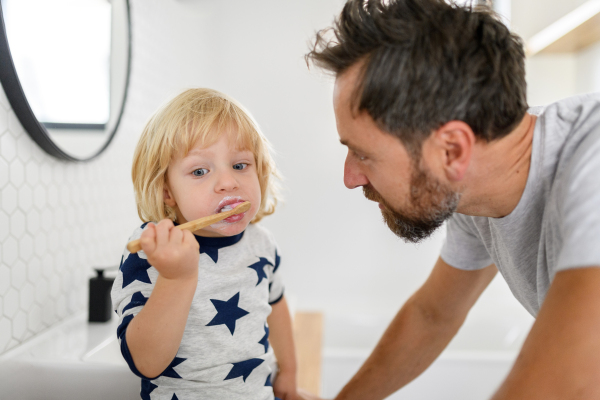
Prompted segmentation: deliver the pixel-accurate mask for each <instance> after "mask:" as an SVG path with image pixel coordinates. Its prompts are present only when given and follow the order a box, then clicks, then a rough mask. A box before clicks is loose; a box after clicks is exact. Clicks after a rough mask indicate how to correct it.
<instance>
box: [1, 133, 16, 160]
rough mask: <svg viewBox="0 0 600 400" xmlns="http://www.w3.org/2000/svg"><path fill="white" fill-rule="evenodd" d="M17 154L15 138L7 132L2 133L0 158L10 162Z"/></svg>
mask: <svg viewBox="0 0 600 400" xmlns="http://www.w3.org/2000/svg"><path fill="white" fill-rule="evenodd" d="M16 154H17V143H16V140H15V138H14V137H13V136H12V135H10V133H9V132H4V133H3V134H2V136H0V156H2V158H4V159H5V160H6V161H8V162H10V161H12V160H13V159H14V158H15V155H16Z"/></svg>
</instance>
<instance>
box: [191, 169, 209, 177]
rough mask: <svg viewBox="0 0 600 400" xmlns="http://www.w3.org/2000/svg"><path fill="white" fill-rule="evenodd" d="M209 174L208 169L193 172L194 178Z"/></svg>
mask: <svg viewBox="0 0 600 400" xmlns="http://www.w3.org/2000/svg"><path fill="white" fill-rule="evenodd" d="M206 174H208V170H207V169H206V168H198V169H195V170H194V171H192V175H194V176H204V175H206Z"/></svg>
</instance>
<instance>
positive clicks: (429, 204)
mask: <svg viewBox="0 0 600 400" xmlns="http://www.w3.org/2000/svg"><path fill="white" fill-rule="evenodd" d="M416 164H417V163H413V171H412V174H411V179H410V205H411V206H412V207H411V208H410V209H407V210H402V212H400V211H396V210H394V209H393V208H392V206H391V205H390V204H389V203H388V202H387V201H386V200H385V199H384V198H383V197H381V195H380V194H379V193H378V192H377V191H376V190H375V189H374V188H373V187H372V186H371V185H370V184H369V185H367V186H363V192H364V194H365V197H366V198H367V199H369V200H373V201H376V202H378V203H381V204H382V205H383V206H384V207H385V208H384V209H382V210H381V214H382V215H383V220H384V222H385V223H386V224H387V226H388V227H389V228H390V230H391V231H392V232H394V234H395V235H396V236H398V237H400V238H401V239H403V240H404V241H406V242H411V243H419V242H421V241H422V240H424V239H426V238H428V237H429V236H431V234H432V233H433V232H434V231H435V230H436V229H437V228H439V227H440V226H441V225H442V224H443V223H444V221H445V220H447V219H448V218H450V216H452V214H453V213H454V211H456V208H457V207H458V201H459V200H460V193H458V192H453V191H452V190H451V189H450V188H448V187H446V186H444V185H443V184H442V183H441V182H440V181H438V180H437V179H435V177H433V176H431V175H430V174H429V173H428V172H427V171H426V170H424V169H420V168H419V167H418V165H416Z"/></svg>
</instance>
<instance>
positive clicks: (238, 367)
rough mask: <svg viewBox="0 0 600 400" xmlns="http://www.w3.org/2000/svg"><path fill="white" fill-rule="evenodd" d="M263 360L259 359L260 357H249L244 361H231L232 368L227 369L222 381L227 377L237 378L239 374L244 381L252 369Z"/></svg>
mask: <svg viewBox="0 0 600 400" xmlns="http://www.w3.org/2000/svg"><path fill="white" fill-rule="evenodd" d="M263 361H265V360H261V359H260V358H251V359H249V360H246V361H240V362H237V363H232V364H233V368H231V371H229V374H228V375H227V376H226V377H225V379H223V380H224V381H226V380H229V379H235V378H239V377H240V376H241V377H242V379H243V380H244V382H246V379H247V378H248V377H249V376H250V374H251V373H252V371H254V369H255V368H256V367H258V366H259V365H260V364H262V363H263Z"/></svg>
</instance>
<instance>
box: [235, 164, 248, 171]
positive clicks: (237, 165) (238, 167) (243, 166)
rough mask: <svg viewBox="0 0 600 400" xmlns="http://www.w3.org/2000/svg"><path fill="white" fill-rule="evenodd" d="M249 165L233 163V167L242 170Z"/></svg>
mask: <svg viewBox="0 0 600 400" xmlns="http://www.w3.org/2000/svg"><path fill="white" fill-rule="evenodd" d="M247 166H248V164H246V163H237V164H234V165H233V169H237V170H242V169H244V168H246V167H247Z"/></svg>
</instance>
